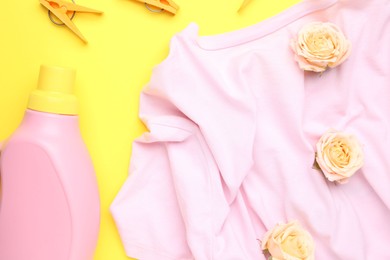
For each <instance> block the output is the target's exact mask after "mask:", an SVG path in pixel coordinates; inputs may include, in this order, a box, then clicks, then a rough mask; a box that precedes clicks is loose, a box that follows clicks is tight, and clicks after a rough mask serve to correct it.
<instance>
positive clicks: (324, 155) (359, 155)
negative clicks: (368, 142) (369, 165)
mask: <svg viewBox="0 0 390 260" xmlns="http://www.w3.org/2000/svg"><path fill="white" fill-rule="evenodd" d="M316 148H317V153H316V161H317V163H318V166H319V167H320V168H321V170H322V172H323V173H324V175H325V177H326V178H327V179H328V180H329V181H336V182H338V183H345V182H347V181H348V178H349V177H351V176H352V175H353V174H354V173H355V172H356V171H357V170H359V169H360V168H361V167H362V166H363V164H364V156H363V149H362V147H361V145H360V143H359V142H358V140H357V139H356V137H355V136H353V135H351V134H346V133H343V132H338V131H336V130H333V129H332V130H329V131H328V132H326V133H325V134H324V135H323V136H322V137H321V138H320V140H319V141H318V143H317V147H316Z"/></svg>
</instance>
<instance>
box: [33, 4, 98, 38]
mask: <svg viewBox="0 0 390 260" xmlns="http://www.w3.org/2000/svg"><path fill="white" fill-rule="evenodd" d="M39 2H40V3H41V4H42V5H43V6H44V7H46V8H47V9H49V12H51V13H53V14H54V15H55V16H56V17H57V18H58V19H59V20H60V21H61V22H63V23H64V24H65V25H66V26H68V27H69V29H71V30H72V31H73V32H74V33H75V34H76V35H77V36H78V37H80V39H81V40H83V41H84V42H85V43H87V42H88V41H87V39H85V37H84V36H83V35H82V34H81V32H80V31H79V29H77V27H76V25H74V23H73V22H72V21H71V18H70V17H69V15H72V14H74V13H75V12H81V13H98V14H101V13H103V12H102V11H98V10H94V9H91V8H88V7H84V6H80V5H76V4H74V3H71V2H66V1H62V0H39Z"/></svg>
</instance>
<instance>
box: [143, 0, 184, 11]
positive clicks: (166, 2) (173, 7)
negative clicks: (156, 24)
mask: <svg viewBox="0 0 390 260" xmlns="http://www.w3.org/2000/svg"><path fill="white" fill-rule="evenodd" d="M137 1H138V2H142V3H145V6H146V8H148V9H149V10H150V11H152V12H161V11H163V10H165V11H167V12H170V13H171V14H176V13H177V11H178V10H179V6H178V5H177V4H176V3H175V2H173V1H172V0H137ZM149 6H153V7H155V8H160V10H158V11H155V10H154V9H151V8H150V7H149Z"/></svg>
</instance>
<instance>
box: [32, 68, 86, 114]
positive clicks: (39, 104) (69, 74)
mask: <svg viewBox="0 0 390 260" xmlns="http://www.w3.org/2000/svg"><path fill="white" fill-rule="evenodd" d="M75 77H76V71H75V70H74V69H70V68H62V67H53V66H46V65H42V66H41V70H40V72H39V79H38V88H37V89H36V90H34V91H32V92H31V94H30V99H29V102H28V108H30V109H33V110H37V111H42V112H48V113H54V114H64V115H77V110H78V108H77V107H78V106H77V98H76V96H75V95H73V94H72V93H73V91H72V90H73V85H74V82H75Z"/></svg>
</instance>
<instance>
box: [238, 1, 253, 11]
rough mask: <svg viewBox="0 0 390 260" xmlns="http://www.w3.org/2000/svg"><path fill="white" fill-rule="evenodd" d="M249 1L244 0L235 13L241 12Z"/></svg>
mask: <svg viewBox="0 0 390 260" xmlns="http://www.w3.org/2000/svg"><path fill="white" fill-rule="evenodd" d="M250 1H251V0H244V2H242V4H241V6H240V8H238V10H237V12H239V11H241V10H242V9H244V7H245V6H247V5H248V4H249V2H250Z"/></svg>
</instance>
